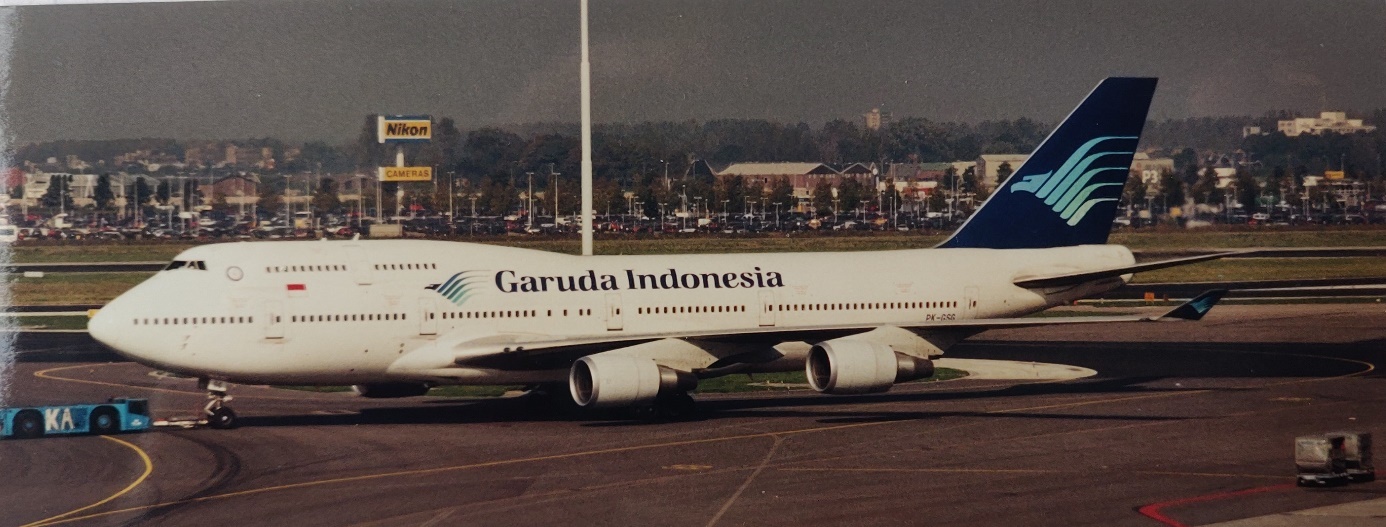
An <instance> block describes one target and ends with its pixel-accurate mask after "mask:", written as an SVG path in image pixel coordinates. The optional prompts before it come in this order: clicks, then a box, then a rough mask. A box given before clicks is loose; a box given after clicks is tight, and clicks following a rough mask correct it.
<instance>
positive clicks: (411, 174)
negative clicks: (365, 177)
mask: <svg viewBox="0 0 1386 527" xmlns="http://www.w3.org/2000/svg"><path fill="white" fill-rule="evenodd" d="M380 181H381V182H382V183H398V182H407V181H433V167H380Z"/></svg>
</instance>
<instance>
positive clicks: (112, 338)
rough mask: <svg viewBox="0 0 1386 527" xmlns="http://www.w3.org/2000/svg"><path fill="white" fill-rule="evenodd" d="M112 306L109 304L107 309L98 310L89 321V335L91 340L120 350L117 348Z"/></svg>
mask: <svg viewBox="0 0 1386 527" xmlns="http://www.w3.org/2000/svg"><path fill="white" fill-rule="evenodd" d="M112 304H114V302H112ZM112 304H107V305H106V306H105V307H102V308H101V309H99V310H97V312H96V314H95V315H93V316H92V317H91V319H90V320H88V321H87V333H88V334H90V335H91V338H93V339H95V340H96V341H97V342H100V343H102V344H104V345H105V346H106V347H108V348H111V349H115V350H119V348H117V346H116V337H117V330H116V323H115V315H113V314H111V305H112Z"/></svg>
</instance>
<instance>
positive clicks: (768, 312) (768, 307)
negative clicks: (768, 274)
mask: <svg viewBox="0 0 1386 527" xmlns="http://www.w3.org/2000/svg"><path fill="white" fill-rule="evenodd" d="M760 325H761V326H773V325H775V292H774V291H771V290H769V289H762V290H760Z"/></svg>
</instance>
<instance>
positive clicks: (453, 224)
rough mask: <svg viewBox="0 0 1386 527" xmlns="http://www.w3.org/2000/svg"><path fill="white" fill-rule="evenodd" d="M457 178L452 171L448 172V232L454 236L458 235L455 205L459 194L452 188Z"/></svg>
mask: <svg viewBox="0 0 1386 527" xmlns="http://www.w3.org/2000/svg"><path fill="white" fill-rule="evenodd" d="M455 177H456V176H455V174H453V173H452V171H448V232H450V233H452V234H457V207H456V206H454V205H453V198H454V197H455V195H456V194H457V192H456V191H454V190H453V188H452V186H453V179H455Z"/></svg>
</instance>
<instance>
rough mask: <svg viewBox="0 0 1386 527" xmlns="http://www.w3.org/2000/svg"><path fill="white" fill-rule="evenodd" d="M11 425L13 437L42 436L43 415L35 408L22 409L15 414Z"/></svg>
mask: <svg viewBox="0 0 1386 527" xmlns="http://www.w3.org/2000/svg"><path fill="white" fill-rule="evenodd" d="M13 426H14V428H13V430H14V436H15V437H21V438H26V439H28V438H34V437H43V416H41V415H39V413H38V411H36V410H24V411H22V412H19V413H18V414H16V415H15V416H14V425H13Z"/></svg>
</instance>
